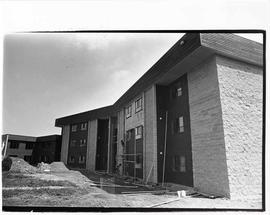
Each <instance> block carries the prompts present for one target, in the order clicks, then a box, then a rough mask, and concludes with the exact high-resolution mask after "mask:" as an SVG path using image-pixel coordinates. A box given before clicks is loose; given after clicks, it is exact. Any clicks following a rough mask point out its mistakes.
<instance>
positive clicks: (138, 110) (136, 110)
mask: <svg viewBox="0 0 270 215" xmlns="http://www.w3.org/2000/svg"><path fill="white" fill-rule="evenodd" d="M139 101H140V103H139ZM142 103H143V102H142V97H140V98H138V99H136V101H135V113H138V112H140V111H141V110H142V109H143V108H142V106H143V104H142ZM138 104H140V106H138Z"/></svg>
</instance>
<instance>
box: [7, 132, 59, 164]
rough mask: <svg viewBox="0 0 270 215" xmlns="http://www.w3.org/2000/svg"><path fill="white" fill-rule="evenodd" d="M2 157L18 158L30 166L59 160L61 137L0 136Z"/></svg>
mask: <svg viewBox="0 0 270 215" xmlns="http://www.w3.org/2000/svg"><path fill="white" fill-rule="evenodd" d="M2 144H3V145H2V156H4V157H5V156H9V157H19V158H22V159H24V160H25V161H27V162H28V163H30V164H37V163H40V162H46V163H51V162H53V161H59V160H60V151H61V144H62V141H61V135H49V136H41V137H32V136H23V135H14V134H5V135H2Z"/></svg>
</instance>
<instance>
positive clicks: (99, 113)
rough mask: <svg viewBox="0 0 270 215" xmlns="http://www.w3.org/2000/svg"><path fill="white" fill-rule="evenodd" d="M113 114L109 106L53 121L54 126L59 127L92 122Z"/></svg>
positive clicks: (111, 107) (112, 109)
mask: <svg viewBox="0 0 270 215" xmlns="http://www.w3.org/2000/svg"><path fill="white" fill-rule="evenodd" d="M113 113H114V108H113V106H112V105H110V106H106V107H102V108H97V109H94V110H90V111H86V112H82V113H78V114H73V115H69V116H65V117H61V118H58V119H56V120H55V126H58V127H60V126H63V125H67V124H73V123H80V122H85V121H89V120H94V119H98V118H106V117H109V116H112V115H113Z"/></svg>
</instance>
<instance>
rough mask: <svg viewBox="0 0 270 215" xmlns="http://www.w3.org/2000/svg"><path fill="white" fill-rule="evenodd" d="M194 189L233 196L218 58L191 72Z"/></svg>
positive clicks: (190, 98)
mask: <svg viewBox="0 0 270 215" xmlns="http://www.w3.org/2000/svg"><path fill="white" fill-rule="evenodd" d="M188 89H189V106H190V127H191V140H192V159H193V181H194V187H195V188H197V189H199V190H200V191H201V192H207V193H213V194H218V195H223V196H226V197H229V196H230V190H229V181H228V171H227V163H226V148H225V142H224V132H223V121H222V110H221V102H220V93H219V83H218V76H217V68H216V63H215V58H214V57H211V58H210V59H208V60H207V61H205V62H203V63H202V64H200V65H198V66H197V67H196V68H195V69H193V70H192V71H190V72H188Z"/></svg>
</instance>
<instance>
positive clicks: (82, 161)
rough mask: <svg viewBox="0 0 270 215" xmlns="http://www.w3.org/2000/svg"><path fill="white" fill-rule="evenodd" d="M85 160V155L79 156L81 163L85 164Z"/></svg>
mask: <svg viewBox="0 0 270 215" xmlns="http://www.w3.org/2000/svg"><path fill="white" fill-rule="evenodd" d="M81 158H83V159H81ZM85 161H86V159H85V155H80V156H79V164H84V163H85Z"/></svg>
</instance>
